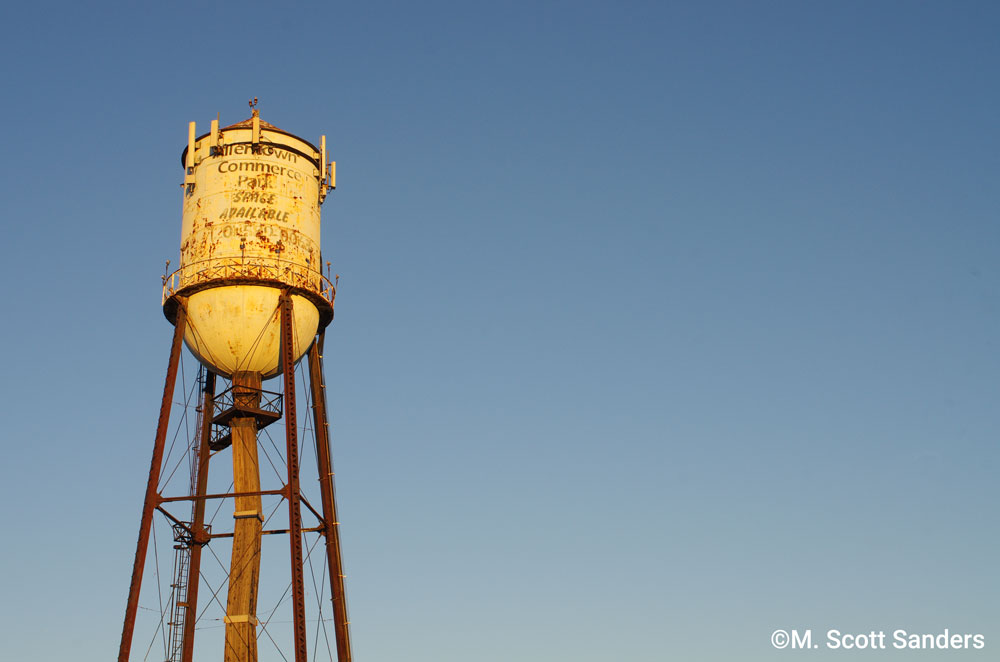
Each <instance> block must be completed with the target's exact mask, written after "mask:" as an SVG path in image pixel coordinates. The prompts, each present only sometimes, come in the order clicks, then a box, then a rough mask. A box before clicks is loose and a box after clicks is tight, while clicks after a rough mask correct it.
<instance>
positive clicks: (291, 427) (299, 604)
mask: <svg viewBox="0 0 1000 662" xmlns="http://www.w3.org/2000/svg"><path fill="white" fill-rule="evenodd" d="M279 301H280V303H279V307H280V308H281V371H282V373H283V374H284V378H285V379H284V381H285V445H286V456H285V460H286V463H287V464H288V486H287V490H288V538H289V540H290V545H291V554H290V556H291V561H292V625H293V627H294V630H295V662H308V657H307V654H306V605H305V583H304V582H303V579H302V514H301V507H300V495H299V440H298V430H297V427H296V426H297V425H298V424H297V423H296V420H295V349H294V342H293V338H294V337H295V336H294V334H293V329H292V295H291V294H290V293H288V292H287V291H285V292H282V293H281V298H280V300H279Z"/></svg>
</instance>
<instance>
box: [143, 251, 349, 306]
mask: <svg viewBox="0 0 1000 662" xmlns="http://www.w3.org/2000/svg"><path fill="white" fill-rule="evenodd" d="M228 279H236V280H242V279H248V280H268V281H278V282H281V283H284V284H286V285H291V286H292V287H298V288H301V289H303V290H308V291H310V292H315V293H316V294H318V295H320V296H321V297H323V298H324V299H326V300H327V301H329V302H330V303H331V304H333V299H334V297H336V295H337V288H336V286H335V285H334V284H333V283H332V282H330V279H329V278H327V277H325V276H324V275H323V274H321V273H320V272H318V271H316V270H314V269H311V268H309V267H308V266H306V265H304V264H299V263H297V262H292V261H291V260H282V259H280V258H275V257H242V258H240V257H225V258H211V259H208V260H199V261H198V262H191V263H189V264H185V265H184V266H183V267H181V268H180V269H177V270H176V271H174V272H173V273H171V274H169V275H166V276H163V301H164V302H166V300H167V299H169V298H170V297H172V296H173V295H174V294H176V293H177V292H178V291H180V290H182V289H184V288H186V287H190V286H192V285H200V284H201V283H208V282H210V281H214V280H228Z"/></svg>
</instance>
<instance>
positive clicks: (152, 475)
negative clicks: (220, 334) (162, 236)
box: [118, 299, 187, 662]
mask: <svg viewBox="0 0 1000 662" xmlns="http://www.w3.org/2000/svg"><path fill="white" fill-rule="evenodd" d="M185 303H186V301H184V300H183V299H182V300H181V301H180V305H179V306H178V307H177V321H176V322H175V324H174V339H173V342H172V344H171V345H170V360H169V362H168V363H167V378H166V380H165V382H164V384H163V399H162V400H161V402H160V418H159V421H158V422H157V425H156V438H155V440H154V441H153V459H152V461H151V462H150V466H149V481H148V482H147V483H146V500H145V501H144V502H143V505H142V520H141V522H140V524H139V540H138V542H137V543H136V546H135V563H134V564H133V566H132V583H131V584H130V586H129V591H128V602H127V603H126V606H125V625H124V627H123V628H122V641H121V646H120V647H119V648H118V662H128V659H129V653H130V652H131V650H132V635H133V633H134V631H135V614H136V610H137V609H138V607H139V589H140V588H141V587H142V572H143V569H144V568H145V566H146V551H147V549H148V548H149V529H150V527H151V526H152V524H153V510H154V509H155V508H156V506H157V505H159V504H158V502H159V492H158V489H157V488H158V486H159V482H160V467H161V465H162V464H163V445H164V441H165V440H166V438H167V426H168V425H169V423H170V405H171V402H172V401H173V397H174V386H175V384H176V383H177V364H178V363H179V362H180V356H181V344H182V340H183V338H184V327H185V326H186V325H187V311H186V309H185V307H184V306H185Z"/></svg>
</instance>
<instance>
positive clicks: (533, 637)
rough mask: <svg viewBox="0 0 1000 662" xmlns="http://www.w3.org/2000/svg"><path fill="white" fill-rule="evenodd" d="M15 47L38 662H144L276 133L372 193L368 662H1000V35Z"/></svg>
mask: <svg viewBox="0 0 1000 662" xmlns="http://www.w3.org/2000/svg"><path fill="white" fill-rule="evenodd" d="M0 23H2V27H0V31H2V32H3V39H2V40H0V43H2V46H0V49H2V55H3V58H2V61H3V65H2V66H3V69H4V75H3V88H4V95H3V102H2V103H0V117H2V118H3V120H4V122H3V123H4V127H5V129H6V131H5V136H6V140H5V153H6V156H7V158H5V159H4V160H3V162H2V164H0V175H2V176H0V182H2V183H0V196H2V199H3V206H4V210H3V211H4V213H3V217H4V221H3V227H4V234H5V239H6V240H5V242H4V245H5V246H6V247H7V251H6V257H5V259H4V260H3V261H2V262H0V264H2V273H3V276H4V283H5V284H6V286H5V287H4V288H3V289H2V291H0V302H2V304H3V310H4V319H5V320H6V324H3V325H2V326H0V340H2V342H3V345H4V346H5V347H7V354H6V362H7V370H6V374H7V379H6V380H4V382H3V385H2V386H0V389H2V394H3V401H4V403H5V407H4V410H5V411H6V412H7V414H6V417H5V421H4V432H3V440H4V441H3V446H4V451H5V460H4V462H2V463H0V485H2V488H0V489H2V491H3V499H2V500H0V503H2V506H0V508H2V510H0V517H2V519H3V521H4V523H5V529H6V531H7V533H6V534H5V536H4V541H5V544H4V545H2V546H0V563H2V565H3V567H5V568H6V569H7V575H8V576H7V580H6V582H5V588H4V593H5V595H6V599H5V600H4V601H3V603H2V604H0V619H2V622H3V623H4V624H5V628H4V630H5V631H6V632H7V635H6V636H5V641H4V649H5V650H6V651H8V652H7V653H6V655H7V656H8V657H10V658H11V659H28V658H37V657H39V656H41V657H43V658H49V657H52V658H55V657H66V656H68V655H72V656H73V657H74V658H75V659H79V660H83V661H88V660H95V661H96V660H106V659H109V657H111V656H113V655H114V654H115V651H116V650H117V646H118V637H119V635H120V631H121V618H122V615H123V612H124V605H125V596H126V592H127V589H128V580H129V574H130V569H131V557H132V554H133V551H134V544H135V542H134V541H135V534H136V530H137V527H138V521H139V512H140V508H141V499H142V496H143V490H144V487H145V476H146V473H147V471H148V464H149V454H150V451H151V448H152V437H153V432H154V429H155V424H156V410H157V407H158V403H159V397H160V392H161V389H162V380H163V374H164V370H165V365H166V356H167V350H168V345H169V340H170V334H171V327H170V325H169V324H168V323H167V322H166V321H165V320H164V319H163V317H162V314H161V312H160V309H159V284H160V280H159V276H160V275H161V274H162V273H163V265H164V262H165V261H166V260H167V259H170V260H171V261H173V262H174V263H175V264H176V261H177V252H178V245H179V234H180V189H179V186H178V184H179V183H180V181H181V178H182V172H181V168H180V162H179V154H180V151H181V150H182V149H183V147H184V145H185V144H186V125H187V122H188V121H191V120H195V121H197V122H198V123H199V126H200V127H204V128H205V129H207V127H208V124H209V122H210V120H211V119H213V118H214V117H215V116H216V113H220V114H221V118H222V120H223V124H228V123H232V122H236V121H239V120H242V119H245V118H246V117H247V116H248V115H249V113H248V109H247V107H246V100H247V99H248V98H250V97H253V96H257V97H258V98H259V99H260V106H259V107H260V110H261V116H262V117H263V118H264V119H265V120H267V121H269V122H272V123H273V124H276V125H277V126H279V127H282V128H284V129H286V130H289V131H292V132H295V133H297V134H299V135H302V136H303V137H305V138H307V139H313V140H315V139H318V137H319V135H320V134H323V133H325V134H326V135H327V138H328V145H329V146H330V149H331V151H332V153H333V156H334V158H335V159H336V160H337V162H338V190H337V191H336V192H335V193H334V194H332V195H331V197H330V198H329V199H328V201H327V203H326V204H325V206H324V216H323V221H324V228H323V251H324V257H325V259H329V260H331V261H332V262H333V264H334V271H335V272H336V273H339V274H340V275H341V280H340V290H339V293H338V300H337V319H336V321H335V322H334V325H333V326H332V327H331V329H330V332H329V333H328V337H327V348H328V349H327V352H326V353H327V358H326V368H327V380H328V383H329V388H330V396H331V397H330V406H331V409H332V415H333V418H334V428H333V442H334V453H335V460H336V463H337V470H338V497H339V500H340V508H341V521H342V523H343V524H342V526H343V533H342V535H343V545H344V555H345V564H346V567H347V573H348V578H347V589H348V594H349V599H350V605H351V616H352V628H353V630H352V631H353V636H354V643H355V653H356V659H358V660H359V661H360V660H388V659H407V660H411V661H413V662H420V661H423V660H427V661H431V660H433V661H434V662H447V661H449V660H456V661H457V660H462V661H464V660H469V659H475V660H481V661H490V660H509V659H512V658H516V659H519V660H525V661H536V660H537V661H548V660H573V661H574V662H589V661H591V660H595V661H596V660H608V659H621V660H634V661H636V662H642V661H654V660H656V661H659V660H666V659H685V660H712V661H714V660H732V659H741V660H773V659H776V658H777V657H785V658H788V659H806V658H809V659H825V658H830V659H835V658H837V657H838V652H836V651H832V652H827V651H822V650H821V651H818V652H815V653H812V654H805V653H798V652H794V651H784V652H782V653H780V654H779V653H777V652H775V651H774V650H773V649H772V648H771V647H770V644H769V637H770V634H771V632H772V631H773V630H775V629H777V628H788V629H790V628H798V629H804V628H813V629H814V630H816V631H817V632H825V631H826V630H827V629H829V628H839V629H842V630H845V631H846V630H850V629H854V630H856V631H859V632H860V631H868V630H871V629H875V630H879V629H884V630H887V631H891V630H893V629H896V628H904V629H908V630H910V631H914V632H932V633H938V632H941V631H943V630H944V629H945V628H949V629H950V630H951V631H952V632H977V633H983V634H985V636H986V639H987V648H986V650H985V651H982V652H978V653H977V652H975V651H967V652H964V653H962V655H964V656H967V657H970V658H972V659H989V658H990V657H992V656H993V655H994V654H995V653H991V652H990V650H991V649H995V648H996V647H997V646H998V645H1000V629H998V628H997V625H996V622H997V615H998V614H1000V609H998V606H1000V605H998V603H997V598H996V595H997V594H998V589H1000V577H998V574H997V572H996V570H995V561H994V559H995V558H996V556H997V549H998V545H1000V535H998V532H997V531H998V530H997V526H996V504H997V502H998V500H997V498H998V496H1000V494H998V488H997V486H996V481H995V476H996V474H997V471H998V469H1000V466H998V464H1000V452H998V450H997V444H996V436H997V435H996V430H997V428H998V424H1000V415H998V413H997V412H998V411H1000V410H998V408H997V407H996V405H995V402H996V398H997V392H996V382H997V380H996V376H997V374H998V372H1000V355H998V352H997V347H996V342H997V341H996V339H997V338H998V337H1000V272H998V268H997V253H998V248H1000V242H998V240H1000V230H998V224H997V209H998V202H1000V200H998V194H997V190H998V188H997V185H996V182H997V181H998V179H997V177H998V174H1000V172H998V171H1000V162H998V157H997V154H998V153H1000V150H998V148H1000V130H998V124H997V121H996V117H997V107H998V102H1000V84H998V82H997V76H996V72H997V70H998V65H1000V46H998V42H997V38H996V35H997V33H998V29H1000V11H998V9H997V8H996V6H995V5H993V4H992V3H985V2H962V3H944V2H912V3H910V2H880V3H862V2H840V3H826V4H821V3H795V2H765V3H739V2H712V3H684V4H680V3H640V2H634V3H619V4H612V3H594V2H574V3H570V2H543V3H520V2H511V3H479V2H472V3H455V2H425V3H383V2H373V3H294V4H293V6H291V7H290V8H285V9H282V10H281V11H280V12H278V11H277V10H276V7H275V6H274V5H268V4H255V3H244V4H241V5H233V6H230V7H226V6H224V5H223V4H221V3H220V4H218V5H213V6H210V7H204V6H198V5H194V4H187V3H181V4H169V5H163V6H161V7H158V8H156V9H146V8H140V7H139V6H138V5H135V4H121V5H118V6H114V5H111V4H102V5H100V6H97V7H89V6H84V5H82V4H72V5H70V4H66V5H63V4H60V3H50V4H44V5H31V6H29V5H27V4H22V5H21V6H19V7H17V8H13V9H5V11H4V20H3V21H2V22H0ZM40 647H41V648H43V649H45V652H44V653H39V649H40ZM261 650H262V658H261V659H262V660H264V659H273V658H272V657H265V649H264V648H263V647H262V649H261ZM220 653H221V651H220ZM840 654H841V655H843V654H844V653H843V652H842V651H841V652H840ZM266 655H271V656H273V651H269V652H267V653H266ZM879 657H880V658H881V657H885V658H888V659H906V658H908V657H915V655H913V654H910V655H905V654H896V653H895V652H893V651H885V652H882V653H881V654H880V655H879ZM925 657H926V656H925ZM133 659H141V658H136V657H134V658H133ZM151 659H155V653H154V658H151ZM278 659H280V658H278ZM926 659H930V658H926Z"/></svg>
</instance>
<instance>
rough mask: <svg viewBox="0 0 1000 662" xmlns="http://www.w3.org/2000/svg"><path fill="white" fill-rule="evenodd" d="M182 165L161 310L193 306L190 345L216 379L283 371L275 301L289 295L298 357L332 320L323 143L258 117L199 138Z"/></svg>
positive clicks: (328, 178) (329, 170) (328, 184)
mask: <svg viewBox="0 0 1000 662" xmlns="http://www.w3.org/2000/svg"><path fill="white" fill-rule="evenodd" d="M195 133H196V132H195V127H194V123H193V122H192V123H191V125H190V128H189V136H188V147H187V148H186V149H185V150H184V152H183V153H182V155H181V161H182V163H183V164H184V167H185V178H184V204H183V221H182V230H181V250H180V266H179V268H178V269H177V270H176V271H174V272H173V273H172V274H170V275H169V276H166V277H165V279H164V291H163V309H164V314H165V315H166V316H167V319H169V320H170V321H171V322H174V321H175V319H176V313H177V306H178V303H179V297H185V298H186V299H187V303H186V308H187V319H188V326H187V328H186V330H185V334H184V341H185V344H187V346H188V348H189V349H190V350H191V352H192V353H194V355H195V356H197V357H198V359H199V360H200V361H201V362H202V363H204V364H205V365H206V366H208V367H209V368H211V369H212V370H213V371H214V372H216V373H218V374H221V375H223V376H226V377H229V376H231V375H232V374H233V373H234V372H236V371H246V372H259V373H260V374H261V375H262V376H263V377H264V378H267V377H271V376H274V375H276V374H277V373H278V371H279V343H280V330H279V326H280V325H279V313H278V297H279V295H280V293H281V291H282V290H286V289H287V290H290V291H291V292H292V302H293V310H294V313H293V325H294V330H295V333H294V336H295V338H294V350H295V356H296V360H298V359H299V358H301V356H302V355H303V354H304V353H305V352H306V351H307V350H308V348H309V345H310V343H311V342H312V339H313V337H314V336H315V335H316V332H317V331H318V330H319V329H320V328H323V327H325V326H326V325H327V324H329V323H330V320H331V319H332V318H333V300H334V293H335V292H334V287H333V285H332V284H331V283H330V281H329V280H328V279H327V278H324V277H323V274H322V272H321V268H322V258H321V254H320V205H321V204H322V202H323V199H324V198H325V195H326V192H327V190H328V188H332V186H333V164H330V165H329V166H327V165H326V144H325V143H326V140H325V138H324V139H323V140H322V141H321V147H320V148H316V147H315V146H314V145H312V144H311V143H309V142H307V141H305V140H302V139H301V138H298V137H296V136H294V135H292V134H289V133H287V132H285V131H282V130H280V129H278V128H276V127H274V126H272V125H271V124H268V123H267V122H264V121H263V120H261V119H260V118H259V117H258V116H257V114H256V111H254V116H253V117H252V118H250V119H248V120H245V121H243V122H239V123H238V124H234V125H232V126H228V127H225V128H222V129H220V128H218V122H217V121H213V122H212V130H211V132H210V133H207V134H205V135H202V136H199V137H197V138H196V137H195Z"/></svg>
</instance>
